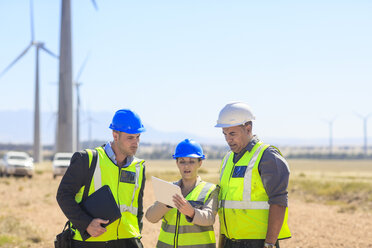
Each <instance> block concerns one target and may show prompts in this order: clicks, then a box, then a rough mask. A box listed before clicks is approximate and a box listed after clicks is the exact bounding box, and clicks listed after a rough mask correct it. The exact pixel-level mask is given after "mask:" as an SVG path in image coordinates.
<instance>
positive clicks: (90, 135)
mask: <svg viewBox="0 0 372 248" xmlns="http://www.w3.org/2000/svg"><path fill="white" fill-rule="evenodd" d="M86 112H87V115H88V116H87V119H86V121H87V122H88V140H89V144H88V148H92V145H93V139H92V123H94V122H95V123H97V121H96V120H95V119H94V118H93V117H92V115H91V112H90V111H86Z"/></svg>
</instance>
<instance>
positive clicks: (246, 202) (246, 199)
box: [220, 145, 270, 209]
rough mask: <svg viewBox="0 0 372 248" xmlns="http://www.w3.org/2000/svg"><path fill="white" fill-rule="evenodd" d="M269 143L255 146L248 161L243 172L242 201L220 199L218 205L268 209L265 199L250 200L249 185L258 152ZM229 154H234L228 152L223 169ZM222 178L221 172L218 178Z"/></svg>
mask: <svg viewBox="0 0 372 248" xmlns="http://www.w3.org/2000/svg"><path fill="white" fill-rule="evenodd" d="M267 147H269V145H260V146H259V147H257V149H256V151H255V152H254V154H253V156H252V158H251V160H250V161H249V163H248V166H247V169H246V171H245V174H244V191H243V200H242V201H227V200H221V201H220V207H223V208H232V209H269V207H270V206H269V204H268V203H267V201H251V185H252V168H253V166H254V164H255V163H256V161H257V158H258V155H259V154H260V152H261V150H262V149H266V148H267ZM230 156H234V154H233V153H231V152H230V154H229V156H226V157H227V158H226V159H225V160H224V164H223V169H222V170H221V171H224V170H225V167H226V164H227V161H228V159H229V157H230ZM221 178H222V174H221V176H220V180H221Z"/></svg>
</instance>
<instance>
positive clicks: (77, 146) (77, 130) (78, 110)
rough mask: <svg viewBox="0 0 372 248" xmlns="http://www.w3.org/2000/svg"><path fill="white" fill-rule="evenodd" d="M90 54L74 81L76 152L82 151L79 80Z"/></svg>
mask: <svg viewBox="0 0 372 248" xmlns="http://www.w3.org/2000/svg"><path fill="white" fill-rule="evenodd" d="M88 58H89V54H88V55H87V57H86V58H85V60H84V62H83V64H82V65H81V67H80V70H79V73H78V75H77V76H76V79H75V81H74V85H75V87H76V150H77V151H79V150H80V86H81V85H82V83H81V82H79V78H80V76H81V73H82V72H83V70H84V68H85V65H86V64H87V62H88Z"/></svg>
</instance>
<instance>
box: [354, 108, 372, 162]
mask: <svg viewBox="0 0 372 248" xmlns="http://www.w3.org/2000/svg"><path fill="white" fill-rule="evenodd" d="M355 114H356V115H357V116H358V117H359V118H361V119H362V120H363V134H364V135H363V136H364V156H365V157H367V155H368V145H367V143H368V137H367V122H368V119H369V117H371V116H372V113H369V114H368V115H366V116H363V115H361V114H359V113H356V112H355Z"/></svg>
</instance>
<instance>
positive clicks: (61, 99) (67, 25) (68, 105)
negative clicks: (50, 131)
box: [56, 0, 97, 152]
mask: <svg viewBox="0 0 372 248" xmlns="http://www.w3.org/2000/svg"><path fill="white" fill-rule="evenodd" d="M92 3H93V6H94V8H95V9H97V4H96V2H95V1H94V0H92ZM60 55H61V57H60V60H59V90H58V122H57V141H56V151H57V152H72V151H74V148H75V147H74V140H73V106H72V105H73V101H72V88H73V87H72V44H71V0H62V10H61V36H60Z"/></svg>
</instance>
